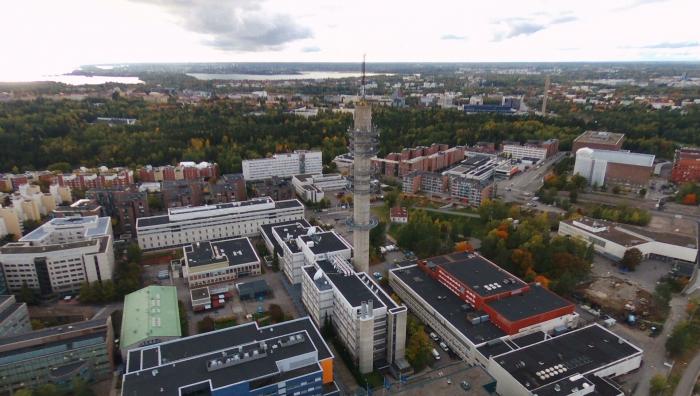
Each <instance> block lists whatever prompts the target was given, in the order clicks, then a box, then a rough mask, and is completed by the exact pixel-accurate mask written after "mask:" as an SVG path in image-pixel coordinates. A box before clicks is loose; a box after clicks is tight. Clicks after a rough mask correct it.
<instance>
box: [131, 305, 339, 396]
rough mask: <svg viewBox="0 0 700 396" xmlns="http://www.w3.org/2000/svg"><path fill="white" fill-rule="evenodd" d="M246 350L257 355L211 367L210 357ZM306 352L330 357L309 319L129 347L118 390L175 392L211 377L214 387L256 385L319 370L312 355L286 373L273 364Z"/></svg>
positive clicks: (235, 328)
mask: <svg viewBox="0 0 700 396" xmlns="http://www.w3.org/2000/svg"><path fill="white" fill-rule="evenodd" d="M290 337H292V338H291V339H290ZM273 345H274V346H275V347H273ZM254 351H258V352H257V355H256V354H255V352H254ZM245 353H248V354H249V356H254V355H255V356H257V358H255V359H248V360H247V361H243V362H240V363H237V364H234V365H230V366H226V365H222V366H220V367H218V368H217V367H216V365H214V366H212V363H211V362H212V361H213V360H218V361H222V359H223V360H224V361H225V359H226V358H231V359H232V358H234V356H235V355H238V357H239V358H242V357H243V356H244V354H245ZM304 354H312V355H316V356H317V358H318V360H323V359H327V358H333V355H332V354H331V352H330V350H329V349H328V346H327V345H326V344H325V342H324V341H323V339H322V338H321V336H320V334H319V332H318V330H317V329H316V328H315V327H314V326H313V324H312V322H311V320H310V319H309V318H308V317H304V318H300V319H295V320H291V321H288V322H284V323H280V324H276V325H271V326H266V327H258V325H257V324H256V323H255V322H251V323H247V324H244V325H240V326H236V327H230V328H227V329H222V330H217V331H213V332H210V333H205V334H199V335H196V336H191V337H186V338H181V339H178V340H173V341H168V342H164V343H161V344H158V345H155V346H153V347H145V348H142V349H138V350H132V351H130V353H129V356H128V363H127V373H126V374H125V376H124V383H123V392H122V394H123V395H129V396H132V395H133V396H136V395H149V396H150V395H154V394H159V393H163V394H178V388H180V387H185V386H189V385H193V384H197V383H200V382H203V381H211V386H212V388H219V387H224V386H228V385H232V384H235V383H239V382H243V381H251V386H252V387H253V388H257V387H262V386H265V385H267V384H269V383H274V382H277V381H278V380H280V379H283V378H284V377H289V376H290V375H293V376H298V375H301V374H304V373H309V372H313V371H320V370H321V368H320V366H319V364H318V361H317V360H316V359H314V360H302V359H300V361H299V362H298V363H300V364H297V367H296V368H294V369H292V370H290V371H288V372H286V373H283V372H281V371H280V369H279V368H278V364H277V362H279V361H281V360H285V359H294V358H295V357H301V356H302V355H304ZM212 368H213V369H212Z"/></svg>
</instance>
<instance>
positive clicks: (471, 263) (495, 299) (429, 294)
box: [389, 252, 578, 368]
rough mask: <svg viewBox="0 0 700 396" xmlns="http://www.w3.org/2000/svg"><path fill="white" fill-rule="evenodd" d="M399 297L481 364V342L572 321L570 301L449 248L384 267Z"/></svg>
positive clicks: (448, 341)
mask: <svg viewBox="0 0 700 396" xmlns="http://www.w3.org/2000/svg"><path fill="white" fill-rule="evenodd" d="M389 284H390V285H391V287H392V289H393V290H394V292H395V293H396V294H397V295H398V296H399V297H400V298H401V301H403V302H404V304H406V306H408V308H409V309H410V310H411V311H412V312H413V313H415V314H416V316H418V317H419V318H420V319H421V320H422V321H423V322H424V323H425V324H426V325H428V326H430V327H431V328H432V329H433V330H434V331H435V332H436V333H437V334H438V335H439V336H440V338H441V339H442V340H443V342H445V344H446V345H447V346H448V347H449V348H450V349H451V350H452V351H453V352H454V353H455V354H457V355H458V356H459V357H461V358H462V359H463V360H465V361H466V362H467V363H470V364H478V365H481V366H482V367H484V368H486V367H487V366H488V356H487V355H485V354H484V353H482V352H480V350H479V349H480V348H482V347H484V346H487V345H490V344H492V343H496V342H499V340H510V339H511V338H513V337H519V336H523V335H527V334H530V333H535V332H550V331H552V330H554V329H565V328H571V327H575V326H576V324H577V322H578V315H577V314H576V312H575V306H574V304H572V303H570V302H569V301H567V300H565V299H563V298H561V297H559V296H557V295H556V294H554V293H552V292H550V291H549V290H547V289H545V288H543V287H542V286H540V285H538V284H536V283H535V284H527V283H525V282H523V281H522V280H520V279H518V278H517V277H515V276H513V275H512V274H510V273H508V272H506V271H504V270H503V269H501V268H500V267H498V266H497V265H496V264H494V263H492V262H490V261H488V260H486V259H485V258H483V257H481V256H479V255H478V254H475V253H466V252H461V253H452V254H449V255H445V256H438V257H434V258H431V259H428V260H422V261H419V262H418V264H414V265H410V266H405V267H400V268H394V269H391V270H389Z"/></svg>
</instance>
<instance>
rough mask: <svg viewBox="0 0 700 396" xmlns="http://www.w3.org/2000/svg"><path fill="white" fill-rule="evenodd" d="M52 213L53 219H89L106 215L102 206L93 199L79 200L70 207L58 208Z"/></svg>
mask: <svg viewBox="0 0 700 396" xmlns="http://www.w3.org/2000/svg"><path fill="white" fill-rule="evenodd" d="M51 213H52V215H53V217H88V216H103V215H104V214H105V213H104V212H103V211H102V206H100V205H99V204H98V203H97V202H95V201H94V200H92V199H79V200H77V201H75V202H73V203H72V204H70V205H69V206H57V207H56V208H55V209H54V210H53V211H52V212H51Z"/></svg>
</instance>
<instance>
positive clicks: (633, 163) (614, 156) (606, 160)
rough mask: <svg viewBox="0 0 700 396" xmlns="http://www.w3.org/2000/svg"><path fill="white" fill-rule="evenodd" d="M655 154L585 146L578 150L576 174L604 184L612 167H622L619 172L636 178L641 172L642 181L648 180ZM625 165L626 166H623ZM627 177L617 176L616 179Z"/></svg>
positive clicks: (595, 183)
mask: <svg viewBox="0 0 700 396" xmlns="http://www.w3.org/2000/svg"><path fill="white" fill-rule="evenodd" d="M654 158H655V156H654V155H651V154H640V153H631V152H629V151H612V150H596V149H591V148H588V147H584V148H581V149H579V150H578V151H576V163H575V164H574V174H575V175H581V176H583V177H585V178H586V180H588V183H589V184H591V185H598V186H603V185H605V184H606V181H607V180H606V178H608V177H609V174H610V173H611V170H610V169H611V167H613V166H614V167H620V168H621V169H620V171H618V172H617V173H623V174H625V173H626V174H628V176H629V178H630V179H631V180H636V179H637V178H638V177H639V176H637V175H636V174H637V173H638V172H641V179H640V180H642V181H644V180H648V179H649V175H650V174H651V172H652V169H653V166H654ZM623 167H624V168H623ZM620 178H622V179H624V178H625V177H624V176H623V177H620V176H618V177H616V179H620Z"/></svg>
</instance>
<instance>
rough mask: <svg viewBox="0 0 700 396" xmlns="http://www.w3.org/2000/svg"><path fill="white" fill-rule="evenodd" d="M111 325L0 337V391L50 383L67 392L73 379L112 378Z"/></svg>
mask: <svg viewBox="0 0 700 396" xmlns="http://www.w3.org/2000/svg"><path fill="white" fill-rule="evenodd" d="M113 349H114V337H113V331H112V322H111V320H110V318H109V316H108V317H107V319H95V320H88V321H85V322H77V323H71V324H66V325H61V326H56V327H49V328H46V329H42V330H36V331H31V332H29V333H23V334H18V335H13V336H9V337H2V338H0V389H3V390H9V391H10V392H16V391H17V390H18V389H21V388H38V387H40V386H42V385H46V384H53V385H56V386H57V387H58V388H59V389H61V390H65V391H70V390H71V386H72V381H73V378H76V377H78V378H81V379H82V380H84V381H86V382H91V381H101V380H105V379H109V378H112V371H113V370H114V367H113V366H112V361H113Z"/></svg>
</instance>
